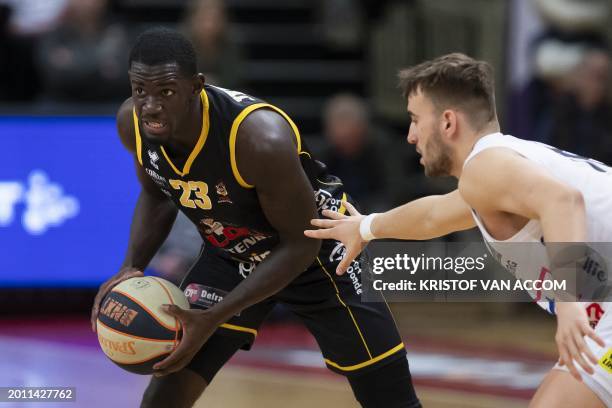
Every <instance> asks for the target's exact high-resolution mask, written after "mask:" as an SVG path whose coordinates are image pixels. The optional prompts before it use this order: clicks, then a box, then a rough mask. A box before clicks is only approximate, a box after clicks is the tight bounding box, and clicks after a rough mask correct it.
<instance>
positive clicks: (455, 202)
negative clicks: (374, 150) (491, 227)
mask: <svg viewBox="0 0 612 408" xmlns="http://www.w3.org/2000/svg"><path fill="white" fill-rule="evenodd" d="M347 204H348V205H347ZM345 206H346V207H347V209H348V210H349V213H350V214H351V215H350V216H344V215H341V214H339V213H336V212H332V211H324V212H323V215H325V216H326V217H329V218H331V219H329V220H325V219H316V220H312V225H315V226H317V227H321V229H318V230H307V231H305V232H304V233H305V234H306V236H309V237H311V238H319V239H335V240H337V241H340V242H342V243H343V244H344V246H345V247H346V249H347V251H346V255H345V257H344V258H343V260H342V261H341V262H340V264H339V265H338V268H337V271H336V272H337V273H343V272H344V271H345V270H346V268H348V266H349V265H350V263H351V262H352V260H353V259H355V257H356V256H357V255H359V253H360V252H361V250H362V249H363V245H364V241H363V240H362V238H361V234H360V232H359V226H360V224H361V221H362V220H363V219H364V218H365V216H363V215H361V214H359V213H358V212H357V210H356V209H355V208H354V207H353V206H351V205H350V203H345ZM474 226H476V224H475V222H474V218H473V217H472V214H471V211H470V207H469V206H468V205H467V204H466V203H465V201H463V199H462V198H461V195H460V194H459V192H458V191H457V190H455V191H453V192H451V193H448V194H445V195H435V196H428V197H423V198H419V199H417V200H414V201H411V202H409V203H407V204H404V205H402V206H400V207H397V208H394V209H392V210H389V211H387V212H385V213H382V214H377V215H376V217H374V219H373V220H372V223H371V224H370V231H371V232H372V234H373V235H374V236H375V237H376V238H394V239H406V240H408V239H410V240H426V239H432V238H437V237H441V236H444V235H447V234H450V233H451V232H455V231H462V230H466V229H469V228H472V227H474Z"/></svg>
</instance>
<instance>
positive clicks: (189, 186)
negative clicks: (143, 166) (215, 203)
mask: <svg viewBox="0 0 612 408" xmlns="http://www.w3.org/2000/svg"><path fill="white" fill-rule="evenodd" d="M168 182H169V183H170V185H171V186H172V188H173V189H175V190H181V192H182V193H181V197H180V199H179V201H180V202H181V205H182V206H183V207H187V208H196V207H197V208H201V209H202V210H210V209H211V208H212V203H211V201H210V197H208V195H207V194H208V184H206V183H204V182H203V181H183V180H168ZM192 193H193V196H194V197H195V198H192Z"/></svg>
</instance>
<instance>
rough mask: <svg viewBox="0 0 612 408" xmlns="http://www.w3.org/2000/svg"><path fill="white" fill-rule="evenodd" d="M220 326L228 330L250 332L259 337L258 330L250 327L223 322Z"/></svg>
mask: <svg viewBox="0 0 612 408" xmlns="http://www.w3.org/2000/svg"><path fill="white" fill-rule="evenodd" d="M220 327H223V328H224V329H228V330H236V331H240V332H245V333H250V334H252V335H253V336H255V337H257V330H255V329H250V328H248V327H242V326H236V325H235V324H229V323H223V324H222V325H221V326H220Z"/></svg>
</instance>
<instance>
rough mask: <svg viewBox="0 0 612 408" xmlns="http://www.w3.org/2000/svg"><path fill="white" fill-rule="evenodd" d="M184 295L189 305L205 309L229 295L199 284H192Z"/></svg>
mask: <svg viewBox="0 0 612 408" xmlns="http://www.w3.org/2000/svg"><path fill="white" fill-rule="evenodd" d="M184 293H185V297H186V298H187V300H188V301H189V304H191V305H196V306H200V307H203V308H205V309H208V308H209V307H212V306H214V305H216V304H217V303H219V302H221V301H222V300H223V298H224V297H225V296H226V295H227V292H226V291H224V290H221V289H218V288H213V287H212V286H206V285H200V284H199V283H190V284H189V285H187V287H186V288H185V291H184ZM237 316H238V315H237Z"/></svg>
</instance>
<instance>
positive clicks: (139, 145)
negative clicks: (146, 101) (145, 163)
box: [132, 107, 142, 166]
mask: <svg viewBox="0 0 612 408" xmlns="http://www.w3.org/2000/svg"><path fill="white" fill-rule="evenodd" d="M132 116H133V117H134V129H135V130H136V132H134V133H135V134H136V157H138V163H140V165H141V166H142V140H141V139H140V129H139V128H138V116H136V108H135V107H134V108H132Z"/></svg>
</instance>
